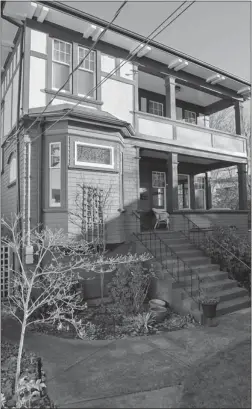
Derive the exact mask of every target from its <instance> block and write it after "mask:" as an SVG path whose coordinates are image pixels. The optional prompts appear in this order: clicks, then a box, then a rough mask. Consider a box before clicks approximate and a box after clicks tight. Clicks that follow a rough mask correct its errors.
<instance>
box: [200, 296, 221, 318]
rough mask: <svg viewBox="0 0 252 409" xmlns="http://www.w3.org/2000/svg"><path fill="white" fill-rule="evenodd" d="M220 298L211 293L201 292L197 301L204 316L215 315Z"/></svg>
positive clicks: (210, 316)
mask: <svg viewBox="0 0 252 409" xmlns="http://www.w3.org/2000/svg"><path fill="white" fill-rule="evenodd" d="M219 301H220V299H219V298H217V297H213V296H211V295H207V294H202V295H200V297H199V302H200V304H201V305H202V310H203V314H204V317H206V318H215V317H216V308H217V305H218V303H219Z"/></svg>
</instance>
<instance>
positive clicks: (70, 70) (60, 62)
mask: <svg viewBox="0 0 252 409" xmlns="http://www.w3.org/2000/svg"><path fill="white" fill-rule="evenodd" d="M55 41H59V42H60V43H65V44H68V45H70V63H69V64H68V63H65V62H62V61H56V60H54V42H55ZM54 63H56V64H62V65H65V66H67V67H69V74H70V73H71V72H72V69H73V67H72V65H73V46H72V44H71V43H69V42H68V41H62V40H60V39H58V38H53V39H52V89H53V90H55V91H58V90H59V88H56V87H54V86H53V67H54ZM69 84H70V90H69V91H67V90H65V89H62V90H61V91H60V92H65V93H66V94H71V93H72V87H73V86H72V78H70V79H69Z"/></svg>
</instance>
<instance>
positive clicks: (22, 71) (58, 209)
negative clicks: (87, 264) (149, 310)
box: [1, 1, 250, 244]
mask: <svg viewBox="0 0 252 409" xmlns="http://www.w3.org/2000/svg"><path fill="white" fill-rule="evenodd" d="M2 19H3V22H4V24H5V27H7V26H11V27H12V33H13V39H12V40H10V39H9V38H8V39H7V38H5V37H4V36H5V32H4V30H3V39H2V42H4V41H5V42H6V41H7V40H8V41H9V43H11V44H9V50H8V53H7V54H6V60H5V63H4V66H3V68H2V73H1V79H2V82H1V96H2V99H1V143H2V172H1V180H2V214H3V215H4V216H5V217H9V216H10V215H11V213H15V212H17V211H18V212H19V211H23V212H24V214H25V217H24V220H23V229H24V231H25V232H26V231H27V230H29V229H30V228H33V227H34V226H36V225H38V224H40V225H42V226H44V227H45V226H48V227H51V228H58V227H60V228H63V229H64V230H65V232H66V233H69V234H77V233H78V229H77V228H76V225H75V224H74V223H72V221H71V217H70V213H73V212H74V209H75V196H76V192H77V187H78V185H79V184H81V183H84V184H86V185H87V186H94V187H97V188H99V189H100V190H103V191H109V200H108V206H107V209H106V241H107V243H110V244H111V243H122V242H125V241H127V240H129V238H130V235H131V234H132V233H133V232H134V231H136V230H138V229H139V228H140V225H139V221H138V220H137V219H136V217H135V216H134V214H133V211H134V210H140V211H141V214H142V217H143V220H145V222H146V223H147V224H148V223H149V226H152V225H153V220H152V218H153V214H152V211H151V209H152V208H159V209H165V210H167V211H168V212H169V213H170V215H171V228H172V230H178V229H180V225H181V221H182V219H181V214H182V213H183V212H186V213H187V215H188V216H189V217H191V218H192V219H193V220H196V221H197V222H198V223H199V224H200V225H201V226H204V225H207V224H209V222H211V223H212V222H214V223H222V224H224V225H230V224H231V225H237V227H239V228H241V229H242V228H244V229H247V208H246V206H247V192H246V167H247V140H246V138H245V137H244V136H243V135H242V127H241V107H242V103H243V101H244V100H245V99H247V98H248V97H249V95H250V84H249V83H248V82H247V81H244V80H242V79H239V78H237V77H235V76H234V75H231V74H228V73H226V72H223V71H222V70H220V69H218V68H216V67H213V66H211V65H209V64H206V63H203V62H201V61H198V60H197V59H194V58H192V57H189V56H188V55H184V54H182V53H181V52H177V51H176V50H174V49H172V48H169V47H167V46H164V45H162V44H159V43H157V42H155V41H154V40H150V41H149V43H148V44H146V39H145V38H143V37H141V36H140V35H138V34H136V33H132V32H129V31H127V30H126V29H123V28H120V27H118V26H116V25H112V26H111V27H110V28H109V29H108V30H105V34H104V36H103V37H102V39H101V40H100V41H98V43H97V45H96V47H95V49H94V50H92V51H91V53H89V50H90V48H91V47H92V45H93V44H94V42H95V41H96V39H97V37H98V36H99V34H100V33H101V32H102V30H104V28H105V27H106V25H107V23H106V22H105V21H102V20H100V19H98V18H95V17H91V16H90V15H87V14H85V13H83V12H81V11H78V10H76V9H72V8H71V7H70V6H66V5H64V4H60V3H58V2H36V3H34V2H29V1H28V2H3V7H2ZM3 28H4V26H3ZM6 32H7V31H6ZM137 47H138V49H137V51H136V48H137ZM88 53H89V54H88ZM85 56H87V57H86V58H85V59H84V61H83V63H82V64H81V66H80V67H79V68H78V69H77V70H76V71H75V72H74V73H73V75H72V76H70V78H69V80H68V77H69V75H70V74H71V72H72V71H73V70H74V68H75V67H76V66H77V65H78V63H79V62H80V61H81V60H82V59H83V58H84V57H85ZM67 80H68V81H67ZM64 83H66V84H65V85H64V87H63V89H62V90H61V91H60V92H58V90H59V89H60V88H61V87H62V86H63V84H64ZM50 101H51V103H50ZM230 106H233V107H234V112H235V119H236V134H230V133H227V132H222V131H219V130H215V129H211V128H210V127H209V115H211V114H212V113H214V112H218V111H220V110H222V109H224V108H227V107H230ZM34 122H35V123H34ZM232 165H234V166H236V167H237V171H238V179H239V210H238V211H227V210H223V211H221V210H214V209H212V205H211V189H210V188H209V183H208V173H209V172H210V171H212V170H214V169H220V168H225V167H227V166H232ZM199 175H200V176H199ZM83 217H84V218H85V215H84V216H83Z"/></svg>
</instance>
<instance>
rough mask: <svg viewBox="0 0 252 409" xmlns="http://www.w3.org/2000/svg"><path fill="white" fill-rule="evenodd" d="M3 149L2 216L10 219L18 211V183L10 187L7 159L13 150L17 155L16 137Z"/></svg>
mask: <svg viewBox="0 0 252 409" xmlns="http://www.w3.org/2000/svg"><path fill="white" fill-rule="evenodd" d="M2 149H3V156H4V162H3V166H4V172H3V173H2V174H1V208H2V216H3V217H4V218H6V219H10V218H11V216H12V215H14V214H15V213H17V185H16V184H14V185H12V186H11V187H9V171H10V166H9V164H8V163H7V161H8V159H9V156H10V154H11V153H12V152H15V155H16V151H17V146H16V139H15V138H14V137H13V138H12V139H10V142H9V143H7V144H5V145H4V146H3V147H2Z"/></svg>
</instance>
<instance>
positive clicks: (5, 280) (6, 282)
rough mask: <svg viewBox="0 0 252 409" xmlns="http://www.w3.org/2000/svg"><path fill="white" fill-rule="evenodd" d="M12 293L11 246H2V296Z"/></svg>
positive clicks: (5, 296) (3, 297) (6, 296)
mask: <svg viewBox="0 0 252 409" xmlns="http://www.w3.org/2000/svg"><path fill="white" fill-rule="evenodd" d="M9 295H10V248H9V247H8V246H3V245H2V246H1V298H2V299H5V298H8V297H9Z"/></svg>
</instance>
